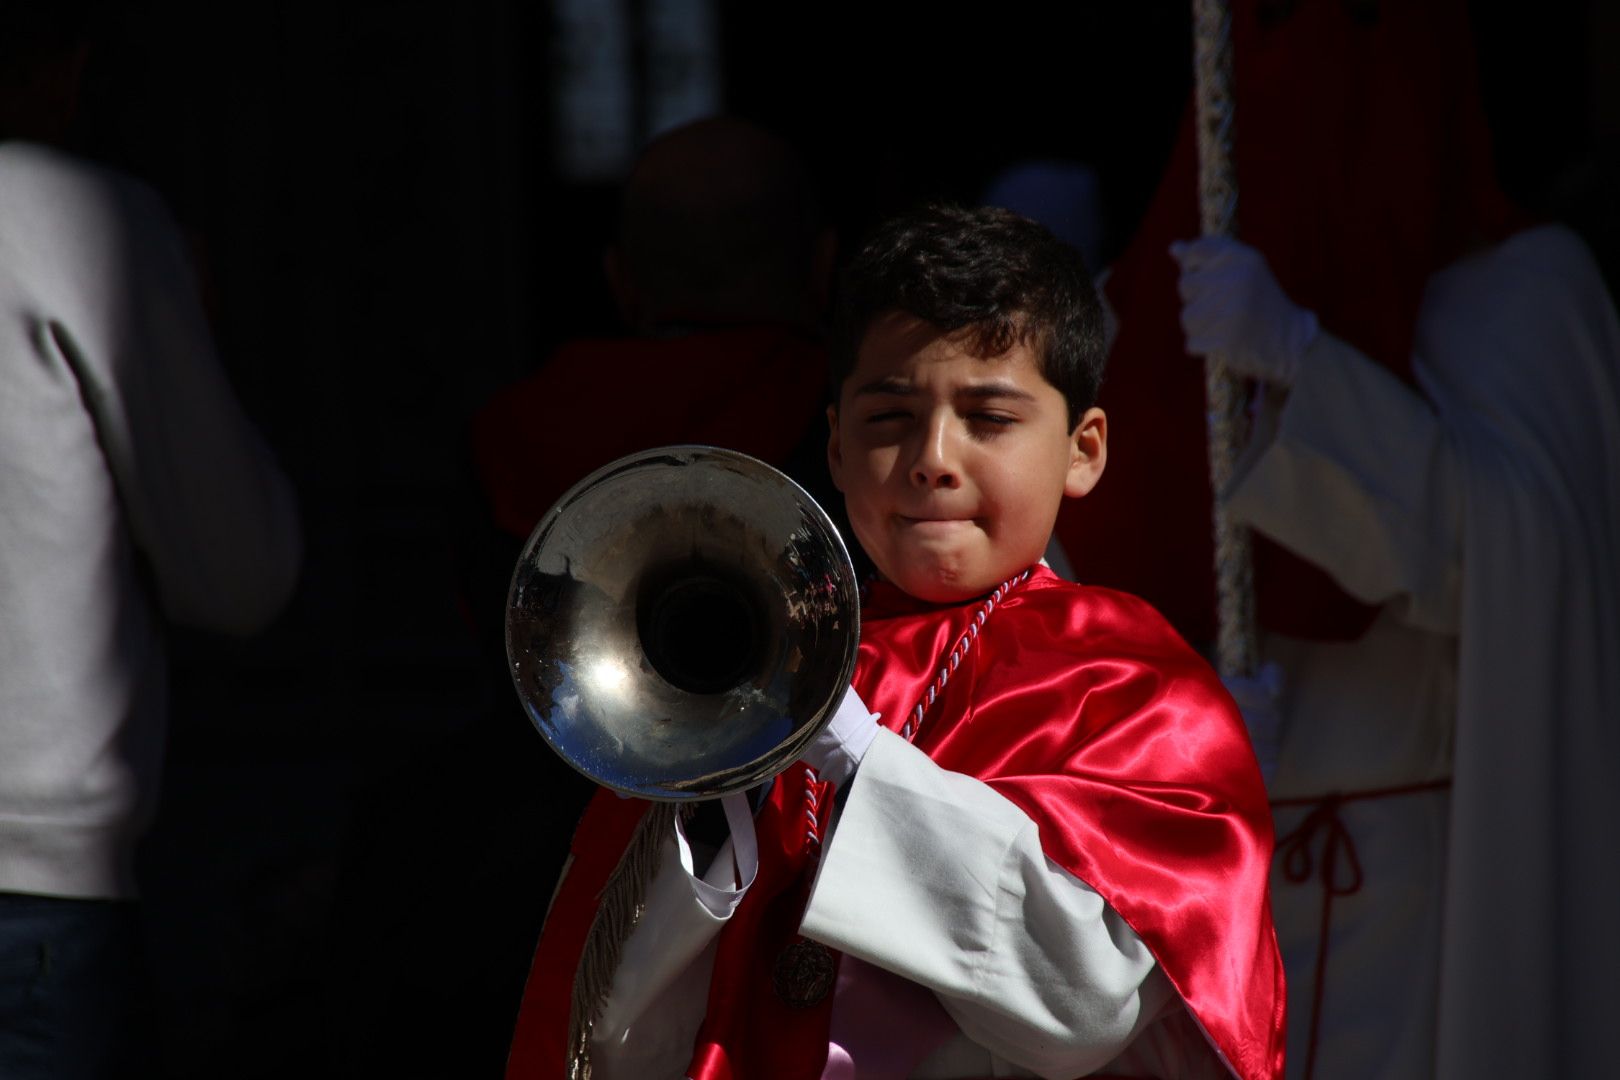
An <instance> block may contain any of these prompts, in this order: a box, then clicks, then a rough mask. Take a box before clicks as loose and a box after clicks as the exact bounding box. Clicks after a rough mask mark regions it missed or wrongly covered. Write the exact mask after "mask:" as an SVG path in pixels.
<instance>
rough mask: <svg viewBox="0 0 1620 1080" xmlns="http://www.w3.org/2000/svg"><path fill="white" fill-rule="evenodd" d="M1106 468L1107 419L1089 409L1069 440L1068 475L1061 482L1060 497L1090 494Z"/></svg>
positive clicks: (1105, 416)
mask: <svg viewBox="0 0 1620 1080" xmlns="http://www.w3.org/2000/svg"><path fill="white" fill-rule="evenodd" d="M1107 464H1108V417H1107V415H1106V414H1105V413H1104V412H1103V411H1102V410H1101V409H1099V408H1097V407H1096V406H1092V407H1091V408H1089V409H1087V410H1086V411H1085V414H1084V415H1082V416H1081V417H1080V422H1079V423H1078V424H1076V425H1075V427H1074V432H1073V434H1072V435H1070V436H1069V473H1068V475H1067V476H1066V477H1065V478H1064V481H1063V494H1065V495H1067V496H1068V497H1069V498H1071V499H1078V498H1080V497H1081V496H1083V495H1089V494H1091V489H1092V488H1094V487H1096V486H1097V481H1098V480H1101V479H1102V474H1103V468H1104V467H1105V466H1106V465H1107Z"/></svg>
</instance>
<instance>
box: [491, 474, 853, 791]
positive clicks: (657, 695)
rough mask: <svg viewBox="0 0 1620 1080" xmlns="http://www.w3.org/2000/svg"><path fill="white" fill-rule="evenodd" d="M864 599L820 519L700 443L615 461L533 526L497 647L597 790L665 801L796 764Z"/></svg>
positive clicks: (804, 503) (525, 696)
mask: <svg viewBox="0 0 1620 1080" xmlns="http://www.w3.org/2000/svg"><path fill="white" fill-rule="evenodd" d="M859 640H860V598H859V593H858V586H857V582H856V579H855V569H854V566H853V564H852V563H851V561H850V558H849V553H848V551H847V549H846V548H845V546H844V542H843V539H842V538H841V537H840V536H839V534H838V530H837V528H836V527H835V526H834V525H833V523H832V521H831V519H830V518H829V517H828V516H827V514H826V512H825V511H823V510H822V508H821V507H820V506H819V505H817V504H816V501H815V500H814V499H812V498H811V497H810V496H809V495H808V494H807V493H806V492H805V491H804V490H803V489H802V488H800V487H799V486H798V485H797V484H795V483H794V482H793V481H792V480H790V479H788V478H787V477H786V476H784V475H783V474H782V473H780V472H778V471H777V470H776V469H773V468H772V467H770V466H769V465H766V464H765V463H764V462H761V461H757V460H755V459H754V458H751V457H749V456H747V455H746V454H740V453H737V452H736V451H732V450H722V449H718V448H715V447H708V446H667V447H660V448H657V449H652V450H645V451H642V452H640V453H636V454H631V455H629V456H627V457H623V458H620V459H619V460H617V461H614V462H612V463H610V464H608V465H606V466H604V467H602V468H601V469H598V470H597V471H596V472H594V473H592V474H591V475H590V476H587V477H586V478H585V479H583V480H581V481H580V482H579V483H578V484H576V485H574V487H572V488H571V489H569V491H568V492H567V493H566V494H565V495H563V497H562V498H561V499H559V500H558V502H557V504H556V505H555V506H553V507H552V508H551V509H550V510H549V511H548V512H547V513H546V515H545V517H543V518H542V519H541V521H540V523H539V524H538V525H537V526H536V527H535V529H534V532H533V533H532V534H531V535H530V537H529V540H528V542H527V544H526V545H525V546H524V549H523V553H522V555H521V556H520V557H519V559H518V563H517V568H516V570H515V571H514V573H513V576H512V585H511V590H510V592H509V594H508V602H507V612H506V649H507V657H508V660H509V662H510V664H511V669H512V678H513V681H514V683H515V685H516V687H517V693H518V697H519V699H520V700H521V701H522V703H523V707H524V709H525V711H526V712H527V713H528V715H529V719H530V720H531V721H532V722H533V723H534V726H535V727H536V728H537V729H538V730H539V732H540V734H541V735H542V736H543V737H544V738H545V740H546V742H547V743H549V744H550V745H551V748H552V749H553V750H555V751H556V752H557V753H558V754H559V755H561V756H562V758H563V759H564V760H565V761H567V762H568V763H569V764H570V765H572V766H573V767H574V768H575V769H577V770H579V771H580V772H581V773H584V774H585V775H586V776H588V777H590V778H591V779H592V780H594V781H596V782H597V783H598V784H602V785H604V786H606V787H609V788H612V789H613V790H615V791H618V792H620V793H622V794H625V795H633V796H638V797H641V798H645V799H655V800H660V801H666V802H677V801H688V800H700V799H712V798H718V797H720V796H722V795H727V794H730V793H733V792H737V791H743V790H746V789H748V788H751V787H754V786H756V785H758V784H760V783H762V782H764V781H765V780H767V779H769V778H771V777H773V776H775V775H776V774H777V773H779V772H781V771H782V770H783V769H785V768H786V767H787V766H789V765H791V764H792V763H793V762H794V761H796V760H797V759H798V758H799V757H800V756H801V755H802V754H803V752H804V749H805V747H806V746H808V745H809V743H810V741H811V739H813V738H814V737H815V735H816V733H817V732H818V731H820V730H821V729H822V727H824V726H825V725H826V724H827V723H828V722H829V721H830V720H831V719H832V715H833V712H834V711H835V710H836V709H837V707H838V703H839V701H840V700H841V699H842V697H843V695H844V693H845V692H846V691H847V690H848V688H849V682H850V678H851V676H852V675H853V673H854V669H855V651H856V646H857V644H858V643H859Z"/></svg>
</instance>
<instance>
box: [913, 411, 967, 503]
mask: <svg viewBox="0 0 1620 1080" xmlns="http://www.w3.org/2000/svg"><path fill="white" fill-rule="evenodd" d="M950 451H951V446H950V432H949V430H948V428H947V427H946V425H945V424H943V423H935V424H932V425H930V426H929V428H928V430H927V431H926V432H925V433H924V436H923V439H922V444H921V445H920V446H919V447H918V448H917V455H916V457H915V458H914V459H913V460H912V463H911V482H912V483H913V484H915V485H916V486H918V487H921V488H926V489H929V490H933V489H935V488H942V489H950V488H955V487H959V486H961V483H962V479H961V476H960V475H959V473H958V471H957V465H956V463H955V461H954V455H952V454H951V452H950Z"/></svg>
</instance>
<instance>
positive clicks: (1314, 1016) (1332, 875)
mask: <svg viewBox="0 0 1620 1080" xmlns="http://www.w3.org/2000/svg"><path fill="white" fill-rule="evenodd" d="M1450 787H1451V781H1450V779H1444V780H1429V781H1425V782H1423V783H1419V784H1402V785H1400V786H1398V787H1385V788H1372V789H1369V790H1365V791H1335V792H1329V793H1328V794H1326V795H1309V796H1304V797H1301V798H1291V799H1272V800H1271V806H1272V808H1273V809H1279V808H1283V807H1295V806H1308V807H1310V808H1311V812H1310V813H1308V814H1306V815H1305V817H1304V819H1303V820H1301V821H1300V823H1299V824H1298V825H1296V826H1294V828H1293V829H1292V830H1291V831H1290V832H1289V833H1288V835H1287V836H1283V837H1279V838H1278V840H1277V854H1278V855H1279V856H1281V857H1282V871H1283V876H1284V877H1285V878H1287V879H1288V880H1289V881H1291V882H1293V883H1294V884H1296V885H1299V884H1303V883H1304V882H1306V881H1309V880H1310V878H1311V875H1312V874H1313V873H1317V868H1318V866H1320V868H1321V869H1320V874H1319V878H1320V880H1321V882H1322V914H1321V918H1320V919H1319V921H1318V923H1317V932H1316V971H1315V976H1314V979H1313V981H1312V983H1311V1016H1310V1028H1309V1030H1310V1038H1309V1039H1308V1040H1307V1041H1306V1044H1305V1071H1304V1073H1303V1077H1304V1080H1311V1077H1312V1076H1313V1075H1314V1074H1315V1072H1316V1050H1317V1043H1318V1037H1319V1036H1320V1034H1321V1018H1322V1000H1323V998H1324V997H1325V996H1326V994H1327V967H1328V940H1329V936H1330V933H1331V931H1332V929H1333V899H1334V897H1338V896H1354V895H1355V894H1356V893H1358V892H1360V891H1361V884H1362V881H1363V875H1362V872H1361V857H1360V856H1359V855H1358V854H1357V853H1356V840H1355V837H1354V836H1353V835H1351V833H1350V830H1349V829H1348V828H1347V827H1346V826H1345V824H1344V821H1343V820H1342V819H1340V817H1339V808H1340V807H1341V806H1343V805H1344V804H1345V803H1347V802H1359V801H1361V800H1364V799H1387V798H1391V797H1397V796H1402V795H1416V794H1419V793H1422V792H1429V791H1445V790H1447V789H1448V788H1450ZM1318 834H1322V835H1323V836H1324V840H1323V844H1322V858H1321V862H1320V863H1318V862H1317V860H1316V858H1315V856H1314V855H1313V854H1312V852H1311V847H1312V845H1313V844H1315V843H1316V838H1317V836H1318ZM1341 866H1342V867H1344V868H1346V869H1347V870H1348V871H1349V875H1348V877H1347V878H1345V879H1343V880H1341V878H1340V875H1339V870H1340V867H1341Z"/></svg>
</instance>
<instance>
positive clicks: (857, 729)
mask: <svg viewBox="0 0 1620 1080" xmlns="http://www.w3.org/2000/svg"><path fill="white" fill-rule="evenodd" d="M877 733H878V714H876V713H873V712H871V711H870V710H868V709H867V707H866V703H865V702H864V701H862V700H861V696H860V695H859V694H857V693H856V692H855V688H854V687H853V686H852V687H850V688H849V693H847V694H845V695H844V700H843V701H841V702H839V703H838V711H837V712H835V713H833V718H832V722H831V723H829V724H828V725H827V726H826V727H824V728H822V729H821V731H820V732H818V733H817V734H816V737H815V738H814V739H813V740H811V742H810V746H809V749H807V750H805V752H804V762H805V764H807V765H809V766H810V767H811V768H813V769H815V770H816V772H817V773H818V774H819V775H820V777H821V779H823V780H830V781H832V783H833V784H834V785H835V786H837V787H840V788H842V787H843V786H844V785H846V784H847V783H849V778H850V777H852V776H854V775H855V767H856V766H857V765H859V764H860V763H861V758H863V757H865V756H866V751H867V748H868V747H870V746H871V745H872V740H873V739H875V738H877Z"/></svg>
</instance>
